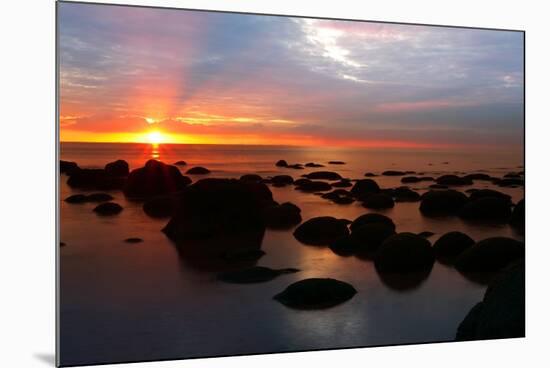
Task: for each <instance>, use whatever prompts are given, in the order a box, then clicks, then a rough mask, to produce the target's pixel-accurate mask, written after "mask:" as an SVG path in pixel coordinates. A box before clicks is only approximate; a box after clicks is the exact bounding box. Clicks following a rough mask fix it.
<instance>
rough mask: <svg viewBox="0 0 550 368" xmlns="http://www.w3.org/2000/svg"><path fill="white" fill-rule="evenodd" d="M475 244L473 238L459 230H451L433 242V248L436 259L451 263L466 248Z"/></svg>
mask: <svg viewBox="0 0 550 368" xmlns="http://www.w3.org/2000/svg"><path fill="white" fill-rule="evenodd" d="M474 244H475V242H474V240H473V239H472V238H470V237H469V236H468V235H466V234H464V233H461V232H460V231H451V232H449V233H446V234H444V235H443V236H441V237H440V238H439V239H437V241H436V242H435V243H434V246H433V249H434V252H435V256H436V258H437V259H438V260H440V261H442V263H445V264H451V263H453V262H454V260H455V259H456V257H458V256H459V255H460V254H461V253H462V252H464V251H465V250H466V249H468V248H470V247H472V246H473V245H474Z"/></svg>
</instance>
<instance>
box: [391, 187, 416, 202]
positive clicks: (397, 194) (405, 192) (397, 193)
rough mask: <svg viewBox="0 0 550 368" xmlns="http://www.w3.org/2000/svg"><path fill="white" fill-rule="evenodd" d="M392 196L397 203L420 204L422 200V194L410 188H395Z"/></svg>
mask: <svg viewBox="0 0 550 368" xmlns="http://www.w3.org/2000/svg"><path fill="white" fill-rule="evenodd" d="M392 196H393V197H394V198H395V201H396V202H418V201H419V200H420V194H418V193H417V192H415V191H414V190H412V189H410V188H408V187H399V188H395V189H394V190H393V191H392Z"/></svg>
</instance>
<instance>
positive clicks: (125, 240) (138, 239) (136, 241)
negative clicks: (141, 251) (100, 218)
mask: <svg viewBox="0 0 550 368" xmlns="http://www.w3.org/2000/svg"><path fill="white" fill-rule="evenodd" d="M124 242H126V243H132V244H136V243H141V242H143V239H141V238H126V239H124Z"/></svg>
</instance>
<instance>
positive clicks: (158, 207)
mask: <svg viewBox="0 0 550 368" xmlns="http://www.w3.org/2000/svg"><path fill="white" fill-rule="evenodd" d="M177 202H178V198H177V197H173V196H160V197H153V198H150V199H148V200H146V201H145V202H144V203H143V212H145V213H146V214H147V215H148V216H150V217H155V218H163V217H170V216H172V215H173V214H174V212H175V210H176V207H177Z"/></svg>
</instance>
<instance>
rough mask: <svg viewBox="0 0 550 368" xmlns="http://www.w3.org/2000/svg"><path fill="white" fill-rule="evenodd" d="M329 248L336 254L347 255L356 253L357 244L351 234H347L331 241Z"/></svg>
mask: <svg viewBox="0 0 550 368" xmlns="http://www.w3.org/2000/svg"><path fill="white" fill-rule="evenodd" d="M329 248H330V250H332V251H333V252H334V254H337V255H339V256H342V257H347V256H351V255H353V254H354V253H355V251H356V248H357V245H356V244H355V242H354V241H353V239H352V238H351V235H346V236H343V237H341V238H338V239H336V240H335V241H333V242H332V243H330V244H329Z"/></svg>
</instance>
